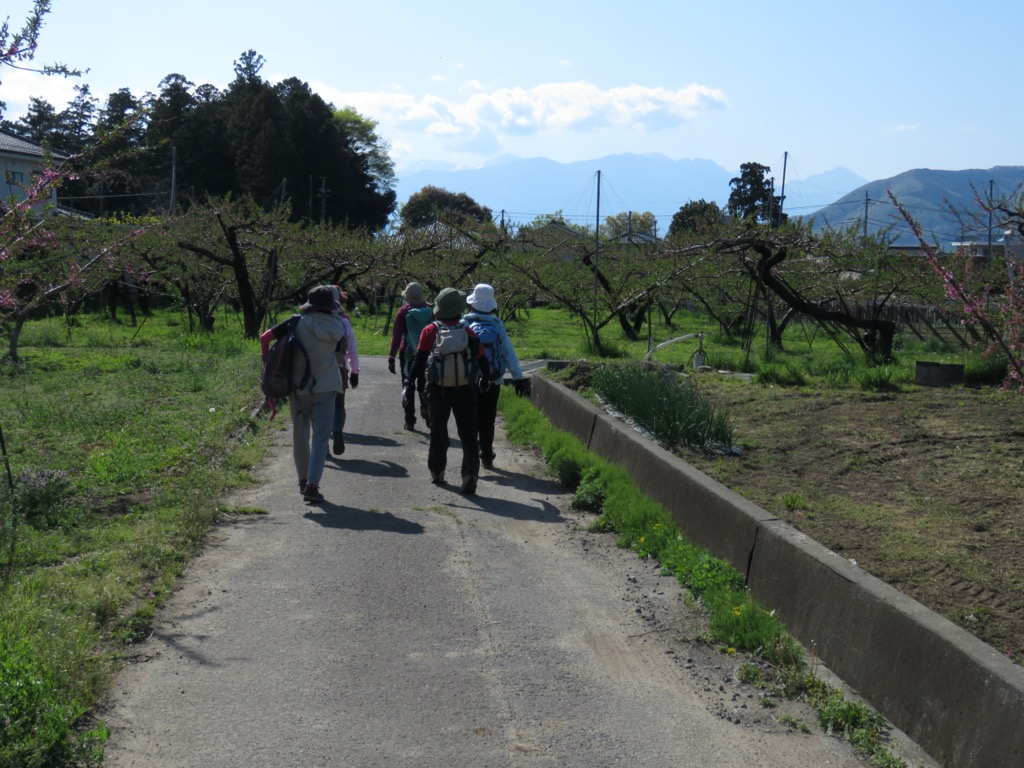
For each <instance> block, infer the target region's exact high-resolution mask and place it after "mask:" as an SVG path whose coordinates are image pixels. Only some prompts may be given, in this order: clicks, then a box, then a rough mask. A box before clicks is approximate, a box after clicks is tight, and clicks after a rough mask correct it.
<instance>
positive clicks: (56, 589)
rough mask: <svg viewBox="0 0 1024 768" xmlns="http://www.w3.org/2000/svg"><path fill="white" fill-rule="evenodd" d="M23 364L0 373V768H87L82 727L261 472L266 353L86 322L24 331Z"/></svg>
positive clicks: (215, 338)
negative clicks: (262, 358)
mask: <svg viewBox="0 0 1024 768" xmlns="http://www.w3.org/2000/svg"><path fill="white" fill-rule="evenodd" d="M22 354H23V361H22V362H21V363H20V364H18V365H14V364H11V363H5V364H4V365H3V366H2V368H0V386H2V388H3V395H4V396H3V397H2V398H0V428H2V429H3V436H4V442H5V446H6V453H7V456H6V461H7V464H8V466H9V468H10V472H11V474H12V476H13V478H14V480H15V483H16V486H15V491H14V493H13V495H12V493H11V492H10V491H9V490H8V489H7V483H6V482H5V483H4V489H5V493H4V495H3V496H2V497H0V498H2V502H0V545H2V546H0V565H2V570H0V576H2V583H0V589H2V591H0V616H2V618H0V660H2V665H0V709H2V711H3V713H4V716H3V717H2V718H0V765H26V766H27V765H40V766H43V765H73V764H76V763H75V761H78V762H79V763H81V764H88V763H89V762H90V761H92V760H94V759H96V756H97V754H98V751H99V747H100V745H101V744H102V741H103V738H104V732H103V729H102V727H101V726H100V727H97V728H94V729H90V728H88V727H86V728H85V730H84V731H83V732H82V733H81V734H79V736H78V737H75V736H74V725H75V723H76V721H79V719H80V718H81V717H82V716H83V715H85V713H87V712H88V711H89V709H90V708H91V707H92V705H93V704H94V703H95V702H96V700H97V698H98V697H99V696H100V695H101V694H102V692H103V691H104V689H105V687H106V685H107V682H108V679H109V678H108V676H109V674H110V672H111V670H112V669H113V668H114V665H115V663H116V660H117V658H118V657H119V655H121V654H122V653H124V652H125V648H126V647H130V644H131V642H132V641H133V640H135V639H137V638H140V637H143V636H145V635H146V634H147V633H148V630H149V626H150V622H151V619H152V617H153V616H154V614H155V611H156V609H157V608H158V607H159V606H160V604H161V603H162V602H163V600H164V598H165V597H166V596H167V595H168V594H169V591H170V590H171V588H172V586H173V584H174V580H175V579H176V577H177V576H178V574H179V573H180V572H181V570H182V568H183V567H184V566H185V564H186V563H187V562H188V561H189V559H190V558H191V557H192V556H193V554H194V553H195V552H196V550H197V547H198V546H199V544H200V542H201V540H202V537H203V536H204V534H205V533H206V531H207V530H208V529H209V526H210V525H211V524H212V522H213V521H214V520H215V519H216V517H217V514H218V510H217V503H216V500H217V499H218V498H220V497H221V496H222V495H223V493H224V491H225V490H226V489H228V488H230V487H232V486H233V485H236V484H239V483H246V482H249V481H250V480H249V475H248V471H249V469H250V467H252V466H253V465H254V463H255V462H256V461H257V460H258V458H259V456H260V455H261V451H262V450H263V449H262V446H261V444H260V441H259V440H254V439H252V433H251V431H250V424H251V420H250V417H249V414H250V412H251V411H252V409H254V408H255V407H257V406H258V404H259V399H258V398H257V395H258V390H257V389H255V388H254V386H253V385H254V383H255V381H256V376H257V372H258V347H257V346H256V345H255V343H254V342H243V341H242V340H241V339H240V337H239V335H238V334H237V332H222V333H218V334H215V335H212V336H199V335H193V334H189V333H186V332H185V331H184V329H183V327H182V325H181V322H180V319H179V318H178V317H176V316H175V315H158V316H156V317H153V318H149V319H148V320H146V321H145V322H144V323H143V324H142V326H141V327H139V328H131V327H128V326H123V325H118V324H114V323H110V322H108V321H106V320H99V319H96V318H91V317H82V318H80V319H79V320H78V321H76V323H75V324H74V325H73V326H72V327H70V328H69V327H68V326H67V325H66V324H65V323H64V321H63V320H62V319H60V318H55V319H52V320H45V321H40V322H35V323H30V324H29V325H28V326H27V327H26V330H25V332H24V336H23V340H22ZM5 480H6V478H5ZM12 496H13V497H12ZM12 505H13V506H14V508H16V509H17V510H18V511H19V513H20V514H19V515H18V516H14V517H12V515H11V514H10V512H11V509H12ZM79 724H80V723H79Z"/></svg>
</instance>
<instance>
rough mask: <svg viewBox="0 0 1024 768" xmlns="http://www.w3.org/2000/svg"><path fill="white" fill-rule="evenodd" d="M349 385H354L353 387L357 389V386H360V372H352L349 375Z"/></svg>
mask: <svg viewBox="0 0 1024 768" xmlns="http://www.w3.org/2000/svg"><path fill="white" fill-rule="evenodd" d="M348 385H349V386H350V387H352V389H355V388H356V387H358V386H359V374H358V373H350V374H349V375H348Z"/></svg>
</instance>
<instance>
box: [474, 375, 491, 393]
mask: <svg viewBox="0 0 1024 768" xmlns="http://www.w3.org/2000/svg"><path fill="white" fill-rule="evenodd" d="M477 388H478V389H479V390H480V391H481V392H490V390H491V380H490V379H485V378H484V377H483V376H481V377H480V380H479V381H477Z"/></svg>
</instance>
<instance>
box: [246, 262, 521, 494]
mask: <svg viewBox="0 0 1024 768" xmlns="http://www.w3.org/2000/svg"><path fill="white" fill-rule="evenodd" d="M347 299H348V295H347V294H346V293H345V292H344V291H342V290H341V288H340V287H339V286H336V285H319V286H316V287H315V288H312V289H311V290H310V291H309V294H308V296H307V299H306V302H305V303H304V304H303V305H302V306H301V307H300V308H299V309H300V310H301V313H300V314H298V315H295V316H292V317H290V318H288V319H287V320H285V321H283V322H281V323H278V324H277V325H274V326H272V327H271V328H269V329H267V330H266V331H265V332H264V333H263V335H262V336H261V337H260V349H261V352H262V354H263V358H264V360H266V359H267V358H268V354H269V353H270V351H271V347H272V345H273V344H274V342H275V341H280V340H282V339H285V338H286V337H289V338H294V339H296V340H297V343H296V346H297V347H298V348H300V349H301V350H302V354H301V355H295V357H294V358H293V360H292V362H291V370H289V371H288V375H289V380H290V381H291V382H293V384H292V386H291V387H290V389H289V394H288V404H289V408H290V410H291V415H292V457H293V460H294V462H295V470H296V473H297V475H298V481H299V491H300V493H301V494H302V497H303V499H304V500H305V501H307V502H309V503H313V504H316V503H319V502H322V501H324V495H323V493H322V492H321V490H320V480H321V478H322V476H323V471H324V465H325V462H326V459H327V456H328V448H330V450H331V452H332V453H333V454H334V455H336V456H337V455H341V454H342V453H344V452H345V416H346V411H345V391H346V390H347V389H348V388H349V387H351V388H352V389H355V388H356V387H358V386H359V350H358V345H357V343H356V338H355V333H354V332H353V330H352V323H351V321H350V319H349V317H348V315H347V314H346V313H345V302H346V301H347ZM467 307H468V308H469V310H470V311H469V312H468V313H466V314H463V313H464V311H465V310H466V309H467ZM497 312H498V303H497V301H496V299H495V296H494V288H493V287H492V286H490V285H488V284H486V283H480V284H478V285H476V286H475V287H474V288H473V291H472V292H471V293H470V294H469V295H468V296H467V295H466V294H464V293H462V292H460V291H459V290H457V289H456V288H451V287H449V288H445V289H443V290H442V291H440V292H439V293H438V294H437V296H436V298H435V299H434V304H433V306H431V305H430V304H428V303H427V300H426V294H425V293H424V290H423V287H422V285H420V284H419V283H416V282H412V283H409V284H408V285H407V286H406V287H405V290H404V291H403V292H402V306H401V307H400V308H399V310H398V313H397V314H396V316H395V322H394V325H393V327H392V334H391V348H390V351H389V354H388V370H389V371H390V372H391V373H393V374H397V373H398V372H399V370H400V371H401V381H402V394H401V403H402V413H403V416H404V419H405V428H406V429H408V430H413V429H415V428H416V416H417V401H418V404H419V416H420V418H421V419H422V420H423V422H424V424H425V426H426V427H427V430H428V431H429V434H430V442H429V448H428V453H427V470H428V471H429V473H430V479H431V482H433V483H435V484H438V485H441V484H445V483H446V480H445V470H446V468H447V464H448V447H449V445H450V440H449V436H448V422H449V420H450V418H451V417H452V416H454V418H455V427H456V431H457V433H458V435H459V441H460V442H461V445H462V465H461V485H460V488H461V490H462V492H463V493H465V494H473V493H476V487H477V481H478V478H479V474H480V465H481V464H483V466H484V467H486V468H488V469H490V468H493V466H494V459H495V454H494V425H495V419H496V417H497V411H498V399H499V397H500V395H501V390H500V387H501V384H502V382H503V381H504V378H505V373H506V372H508V373H510V374H511V376H512V380H513V386H514V387H515V391H516V394H517V395H525V394H528V393H529V381H528V380H526V379H525V378H524V376H523V370H522V366H521V365H520V363H519V358H518V356H517V355H516V351H515V348H514V346H513V345H512V341H511V339H510V338H509V335H508V331H507V330H506V328H505V325H504V323H503V322H502V321H501V319H500V317H498V314H497ZM396 359H397V361H398V363H399V368H396Z"/></svg>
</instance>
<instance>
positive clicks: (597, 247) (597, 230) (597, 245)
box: [594, 171, 601, 355]
mask: <svg viewBox="0 0 1024 768" xmlns="http://www.w3.org/2000/svg"><path fill="white" fill-rule="evenodd" d="M600 252H601V172H600V171H598V172H597V222H596V225H595V227H594V354H595V355H596V354H597V346H598V342H597V269H598V255H599V254H600Z"/></svg>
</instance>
